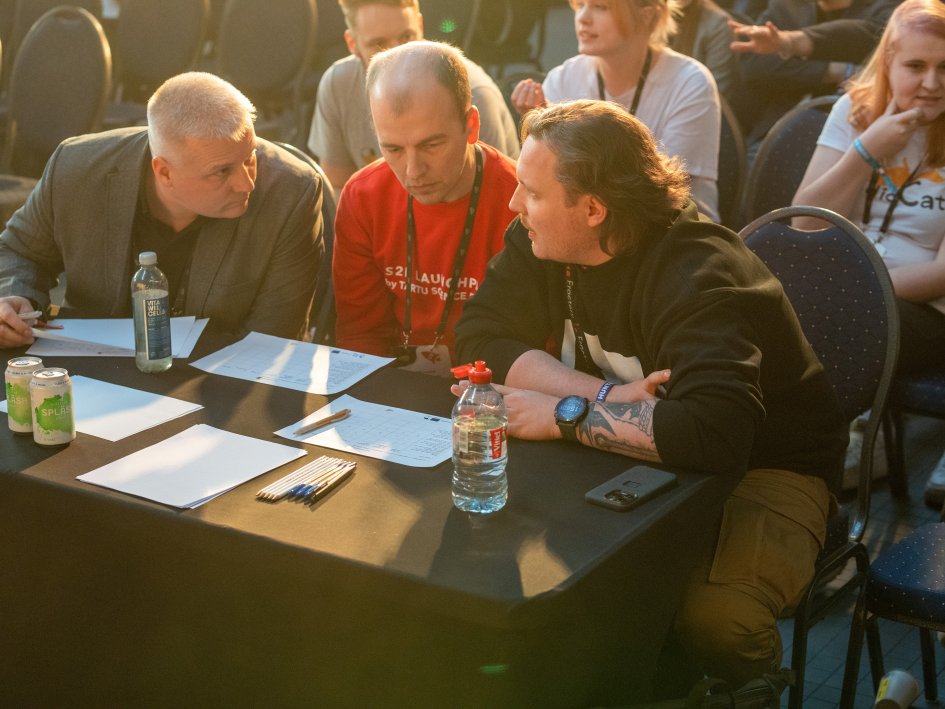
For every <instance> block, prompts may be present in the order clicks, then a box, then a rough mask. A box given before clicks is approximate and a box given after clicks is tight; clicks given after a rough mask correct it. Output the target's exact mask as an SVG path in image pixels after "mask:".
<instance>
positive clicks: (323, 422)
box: [292, 409, 351, 436]
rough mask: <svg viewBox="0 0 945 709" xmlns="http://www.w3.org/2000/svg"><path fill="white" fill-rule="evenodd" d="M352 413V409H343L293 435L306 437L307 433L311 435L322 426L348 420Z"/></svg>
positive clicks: (313, 422)
mask: <svg viewBox="0 0 945 709" xmlns="http://www.w3.org/2000/svg"><path fill="white" fill-rule="evenodd" d="M350 413H351V410H350V409H342V410H341V411H338V412H337V413H334V414H331V415H330V416H325V417H323V418H320V419H318V420H317V421H312V423H309V424H306V425H304V426H300V427H299V428H297V429H296V430H295V432H294V433H293V434H292V435H293V436H304V435H305V434H306V433H311V432H312V431H314V430H316V429H318V428H321V427H322V426H327V425H328V424H330V423H335V422H336V421H341V420H342V419H346V418H348V415H349V414H350Z"/></svg>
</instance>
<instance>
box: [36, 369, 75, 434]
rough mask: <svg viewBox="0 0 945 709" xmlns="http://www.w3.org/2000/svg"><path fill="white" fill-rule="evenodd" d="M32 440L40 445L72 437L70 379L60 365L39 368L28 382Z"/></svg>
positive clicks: (73, 416)
mask: <svg viewBox="0 0 945 709" xmlns="http://www.w3.org/2000/svg"><path fill="white" fill-rule="evenodd" d="M30 403H31V405H32V407H33V412H32V413H33V440H34V441H36V443H38V444H39V445H41V446H62V445H65V444H67V443H70V442H71V441H73V440H74V439H75V415H74V413H73V410H72V380H71V379H70V378H69V372H67V371H66V370H65V369H62V368H60V367H49V368H47V369H38V370H36V371H35V372H33V378H32V380H31V381H30Z"/></svg>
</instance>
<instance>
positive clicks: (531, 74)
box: [496, 71, 545, 125]
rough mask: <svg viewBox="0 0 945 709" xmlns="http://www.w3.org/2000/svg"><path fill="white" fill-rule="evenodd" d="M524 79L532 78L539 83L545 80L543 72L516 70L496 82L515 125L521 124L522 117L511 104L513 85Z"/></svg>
mask: <svg viewBox="0 0 945 709" xmlns="http://www.w3.org/2000/svg"><path fill="white" fill-rule="evenodd" d="M525 79H532V80H533V81H537V82H538V83H539V84H540V83H541V82H542V81H544V80H545V72H543V71H517V72H515V73H513V74H508V75H506V76H503V77H502V78H501V79H499V80H498V81H497V82H496V85H497V86H498V87H499V91H501V92H502V98H503V99H505V105H506V106H507V107H508V109H509V113H510V114H511V115H512V118H513V119H515V124H516V125H521V122H522V117H521V116H520V115H518V111H517V110H516V109H515V106H514V105H512V92H513V91H515V87H516V86H518V85H519V82H521V81H524V80H525Z"/></svg>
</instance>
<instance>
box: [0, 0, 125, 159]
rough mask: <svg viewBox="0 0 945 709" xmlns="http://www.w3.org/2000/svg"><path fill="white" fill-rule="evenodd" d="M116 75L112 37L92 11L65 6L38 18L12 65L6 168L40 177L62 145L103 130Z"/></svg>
mask: <svg viewBox="0 0 945 709" xmlns="http://www.w3.org/2000/svg"><path fill="white" fill-rule="evenodd" d="M111 75H112V60H111V52H110V50H109V47H108V41H107V40H106V39H105V33H104V32H103V31H102V26H101V25H100V24H99V23H98V20H96V19H95V18H94V17H93V16H92V15H91V14H90V13H89V12H88V11H86V10H83V9H82V8H78V7H66V6H63V7H58V8H56V9H54V10H50V11H49V12H47V13H46V14H45V15H43V16H42V17H41V18H40V19H39V20H37V21H36V23H35V24H34V25H33V27H32V28H31V29H30V31H29V32H28V33H27V35H26V37H24V39H23V44H22V45H21V46H20V51H19V52H17V56H16V60H15V64H14V67H13V74H12V77H11V84H10V115H9V120H8V121H7V132H6V143H5V145H4V154H3V159H2V161H0V162H2V167H3V169H4V170H5V171H6V172H13V173H15V174H17V175H23V176H27V177H39V175H40V174H42V171H43V168H44V167H45V165H46V161H47V160H48V159H49V156H50V155H52V153H53V151H54V150H55V149H56V146H58V145H59V143H61V142H62V141H63V140H65V139H66V138H69V137H72V136H75V135H81V134H83V133H90V132H94V131H96V130H98V129H99V127H100V126H101V121H102V115H103V113H104V111H105V104H106V101H107V100H108V93H109V90H110V88H111Z"/></svg>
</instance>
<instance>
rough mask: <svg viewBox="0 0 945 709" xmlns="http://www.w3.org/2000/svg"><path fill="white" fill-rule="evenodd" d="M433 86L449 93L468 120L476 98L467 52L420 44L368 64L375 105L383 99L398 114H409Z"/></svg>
mask: <svg viewBox="0 0 945 709" xmlns="http://www.w3.org/2000/svg"><path fill="white" fill-rule="evenodd" d="M431 85H440V86H442V87H443V88H444V89H446V90H447V92H448V93H449V95H450V96H451V97H452V99H453V103H454V104H455V106H456V115H457V116H458V118H459V119H460V120H463V121H464V120H465V118H466V114H467V113H468V111H469V107H470V106H471V104H472V97H471V94H470V89H469V74H468V73H467V72H466V65H465V64H464V63H463V53H462V52H461V51H459V50H458V49H456V48H455V47H452V46H450V45H448V44H443V43H441V42H427V41H417V42H409V43H408V44H403V45H401V46H399V47H394V48H393V49H389V50H387V51H385V52H381V53H380V54H377V55H376V56H375V57H374V58H373V59H372V60H371V63H370V65H368V73H367V91H368V98H369V99H370V101H371V102H374V101H375V100H378V99H380V100H383V101H385V102H386V103H387V105H388V106H390V107H391V109H392V110H393V111H395V112H397V113H405V112H406V111H407V110H408V109H409V108H410V106H411V105H412V104H413V102H414V100H415V99H416V96H417V94H418V93H420V92H426V91H429V89H430V86H431Z"/></svg>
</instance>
